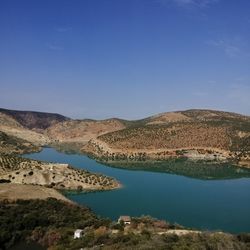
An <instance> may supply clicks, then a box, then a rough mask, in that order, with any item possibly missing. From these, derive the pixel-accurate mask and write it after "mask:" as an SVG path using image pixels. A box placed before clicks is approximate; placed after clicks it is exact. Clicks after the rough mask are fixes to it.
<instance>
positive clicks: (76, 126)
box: [46, 119, 125, 143]
mask: <svg viewBox="0 0 250 250" xmlns="http://www.w3.org/2000/svg"><path fill="white" fill-rule="evenodd" d="M124 128H125V126H124V125H123V124H122V123H121V122H120V121H118V120H116V119H109V120H104V121H93V120H70V121H65V122H62V123H58V124H56V125H54V126H51V127H49V128H48V129H47V130H46V134H47V135H48V136H49V138H51V139H52V140H54V141H57V142H61V143H72V142H75V143H86V142H88V141H89V140H90V139H92V138H96V137H97V136H99V135H102V134H106V133H109V132H113V131H116V130H121V129H124Z"/></svg>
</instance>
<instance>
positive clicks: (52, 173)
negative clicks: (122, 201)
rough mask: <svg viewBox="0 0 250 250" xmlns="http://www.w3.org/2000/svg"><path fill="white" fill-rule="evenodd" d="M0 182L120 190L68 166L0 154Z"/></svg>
mask: <svg viewBox="0 0 250 250" xmlns="http://www.w3.org/2000/svg"><path fill="white" fill-rule="evenodd" d="M0 182H1V183H17V184H34V185H42V186H46V187H53V188H56V189H66V190H79V191H80V190H107V189H114V188H117V187H119V184H118V183H117V182H116V181H115V180H114V179H113V178H111V177H107V176H104V175H101V174H93V173H90V172H88V171H86V170H80V169H75V168H73V167H71V166H69V165H68V164H53V163H45V162H40V161H35V160H30V159H25V158H21V157H17V156H10V155H0Z"/></svg>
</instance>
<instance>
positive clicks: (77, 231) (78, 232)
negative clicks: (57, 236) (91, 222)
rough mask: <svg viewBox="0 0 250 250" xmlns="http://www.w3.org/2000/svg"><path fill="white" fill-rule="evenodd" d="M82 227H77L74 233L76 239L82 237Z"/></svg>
mask: <svg viewBox="0 0 250 250" xmlns="http://www.w3.org/2000/svg"><path fill="white" fill-rule="evenodd" d="M82 232H83V230H82V229H76V231H75V233H74V239H79V238H81V237H82Z"/></svg>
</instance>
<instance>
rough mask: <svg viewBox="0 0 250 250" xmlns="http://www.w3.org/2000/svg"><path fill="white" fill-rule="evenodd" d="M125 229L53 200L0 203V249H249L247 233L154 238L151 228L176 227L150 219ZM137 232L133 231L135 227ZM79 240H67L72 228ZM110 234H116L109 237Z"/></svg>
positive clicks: (140, 219) (158, 236)
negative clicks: (29, 244) (29, 245)
mask: <svg viewBox="0 0 250 250" xmlns="http://www.w3.org/2000/svg"><path fill="white" fill-rule="evenodd" d="M132 222H133V223H132V224H131V226H129V227H128V228H127V227H125V226H124V225H122V224H121V225H117V224H115V223H114V222H111V221H110V220H107V219H102V218H99V217H97V216H96V215H95V214H93V213H92V212H91V211H90V209H88V208H86V207H82V206H77V205H75V204H69V203H65V202H62V201H58V200H56V199H48V200H30V201H21V200H19V201H17V202H16V203H9V202H1V203H0V225H1V227H0V249H8V248H10V247H11V246H12V245H14V244H16V243H17V242H19V241H23V242H24V241H27V240H28V241H34V242H37V243H39V244H41V245H43V246H44V247H46V248H49V249H50V250H59V249H72V250H74V249H80V248H92V247H93V246H95V247H97V248H96V249H98V246H99V247H101V248H102V249H108V250H110V249H111V250H112V249H204V250H206V249H209V250H213V249H249V248H250V234H240V235H230V234H216V233H201V234H189V235H185V236H184V235H183V236H177V235H172V234H170V235H167V234H166V235H160V234H157V231H156V228H157V229H159V228H161V229H168V228H181V227H180V226H178V225H171V224H169V223H166V222H163V221H156V220H154V219H152V218H150V217H142V218H134V219H133V220H132ZM140 227H142V230H140V231H138V228H140ZM77 228H80V229H83V230H84V234H83V237H82V238H80V239H76V240H74V239H73V234H74V231H75V229H77ZM114 231H116V232H115V233H114Z"/></svg>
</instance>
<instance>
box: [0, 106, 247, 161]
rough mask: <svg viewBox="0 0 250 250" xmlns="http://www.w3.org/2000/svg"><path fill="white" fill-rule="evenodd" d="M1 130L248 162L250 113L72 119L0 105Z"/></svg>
mask: <svg viewBox="0 0 250 250" xmlns="http://www.w3.org/2000/svg"><path fill="white" fill-rule="evenodd" d="M0 131H2V132H4V133H6V134H7V135H10V136H15V137H18V138H21V139H24V140H27V141H28V142H31V143H32V144H35V145H52V146H55V147H58V148H60V149H61V148H63V147H64V146H65V145H66V144H68V147H69V148H76V149H77V150H79V149H81V151H82V152H85V153H89V154H92V155H94V156H95V157H98V158H105V159H110V160H114V159H132V160H135V159H136V160H138V159H143V160H145V159H151V158H153V159H159V160H161V159H166V158H169V157H188V158H192V159H209V160H223V161H224V160H233V161H234V162H237V163H239V164H240V165H242V166H249V165H250V163H249V162H250V160H249V158H250V156H249V155H250V153H249V152H250V117H249V116H244V115H240V114H236V113H230V112H223V111H215V110H198V109H193V110H187V111H176V112H167V113H161V114H158V115H155V116H151V117H147V118H145V119H142V120H135V121H127V120H121V119H115V118H114V119H107V120H102V121H96V120H87V119H85V120H73V119H69V118H67V117H64V116H61V115H57V114H48V113H41V112H30V111H28V112H26V111H9V110H4V109H0Z"/></svg>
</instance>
